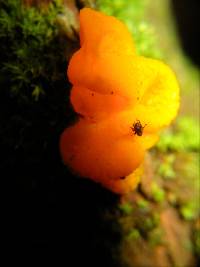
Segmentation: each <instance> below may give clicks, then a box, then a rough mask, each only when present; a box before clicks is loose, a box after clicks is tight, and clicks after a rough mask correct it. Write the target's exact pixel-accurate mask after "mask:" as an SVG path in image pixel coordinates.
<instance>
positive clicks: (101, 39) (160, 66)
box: [60, 8, 179, 194]
mask: <svg viewBox="0 0 200 267" xmlns="http://www.w3.org/2000/svg"><path fill="white" fill-rule="evenodd" d="M80 43H81V48H80V49H79V50H78V51H77V52H76V53H75V54H74V55H73V56H72V58H71V60H70V63H69V67H68V72H67V73H68V77H69V80H70V82H71V83H72V84H73V87H72V90H71V96H70V99H71V103H72V105H73V107H74V109H75V111H76V112H77V113H79V114H80V115H81V116H80V117H81V118H80V119H79V121H78V122H77V123H76V124H75V125H73V126H71V127H69V128H66V129H65V131H64V132H63V133H62V135H61V139H60V150H61V155H62V158H63V161H64V163H65V164H66V165H68V166H69V167H70V168H71V169H72V170H73V171H74V172H75V173H77V174H78V175H80V176H83V177H87V178H90V179H92V180H94V181H96V182H99V183H101V184H102V185H103V186H105V187H107V188H108V189H110V190H112V191H113V192H116V193H119V194H123V193H126V192H129V191H131V190H132V189H133V188H135V187H136V185H137V184H138V182H139V177H140V175H141V168H140V167H139V166H140V165H141V163H142V161H143V158H144V154H145V151H146V150H147V149H149V148H150V147H152V146H153V145H154V144H155V143H156V141H157V140H158V133H159V131H160V130H161V129H162V128H163V127H165V126H167V125H169V124H170V122H171V121H172V120H173V119H174V118H175V116H176V114H177V110H178V107H179V87H178V84H177V80H176V78H175V75H174V73H173V72H172V71H171V69H170V68H169V67H168V66H166V65H165V64H164V63H162V62H160V61H158V60H154V59H149V58H145V57H142V56H138V55H137V54H136V51H135V47H134V43H133V40H132V37H131V34H130V33H129V32H128V30H127V28H126V26H125V25H124V24H123V23H122V22H120V21H119V20H117V19H116V18H114V17H111V16H106V15H104V14H102V13H100V12H97V11H94V10H92V9H89V8H84V9H82V10H81V11H80ZM137 121H139V122H140V123H141V125H142V126H144V125H146V126H145V127H144V128H143V132H142V135H141V136H139V135H137V134H134V131H133V129H131V127H133V124H134V123H136V122H137Z"/></svg>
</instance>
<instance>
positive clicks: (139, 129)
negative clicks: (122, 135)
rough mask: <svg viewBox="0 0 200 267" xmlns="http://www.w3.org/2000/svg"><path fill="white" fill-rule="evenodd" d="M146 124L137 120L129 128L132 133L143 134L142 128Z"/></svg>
mask: <svg viewBox="0 0 200 267" xmlns="http://www.w3.org/2000/svg"><path fill="white" fill-rule="evenodd" d="M146 125H147V124H145V125H144V126H142V124H141V122H140V121H139V120H137V121H136V122H135V123H134V124H133V127H131V130H132V131H133V132H134V134H137V135H138V136H142V134H143V129H144V127H145V126H146Z"/></svg>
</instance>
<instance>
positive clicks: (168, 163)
mask: <svg viewBox="0 0 200 267" xmlns="http://www.w3.org/2000/svg"><path fill="white" fill-rule="evenodd" d="M174 161H175V155H174V154H169V155H166V156H165V157H164V159H163V161H162V163H161V164H160V165H159V168H158V174H159V175H160V176H162V177H163V178H165V179H174V178H175V176H176V173H175V171H174V168H173V163H174Z"/></svg>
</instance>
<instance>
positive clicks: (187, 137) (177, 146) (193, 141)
mask: <svg viewBox="0 0 200 267" xmlns="http://www.w3.org/2000/svg"><path fill="white" fill-rule="evenodd" d="M199 145H200V127H199V123H198V122H197V121H196V120H195V119H194V118H191V117H186V116H185V117H180V118H178V119H177V121H176V124H175V127H174V128H173V129H169V128H168V129H166V130H165V131H164V132H163V134H162V135H161V138H160V141H159V142H158V144H157V146H156V147H157V149H158V150H160V151H162V152H167V151H168V150H170V151H199Z"/></svg>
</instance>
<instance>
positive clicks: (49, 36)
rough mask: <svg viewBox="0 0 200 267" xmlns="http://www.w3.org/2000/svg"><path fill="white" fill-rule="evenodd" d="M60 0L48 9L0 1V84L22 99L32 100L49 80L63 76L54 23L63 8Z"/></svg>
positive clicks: (38, 96)
mask: <svg viewBox="0 0 200 267" xmlns="http://www.w3.org/2000/svg"><path fill="white" fill-rule="evenodd" d="M59 2H60V1H58V0H57V1H52V2H51V4H50V5H49V6H48V8H47V9H45V10H42V9H37V8H35V7H28V8H27V7H25V6H23V5H22V3H21V1H20V0H16V1H13V0H3V1H1V3H0V44H1V53H2V58H1V64H2V68H1V70H0V87H1V90H3V89H5V85H6V90H8V91H9V92H8V93H9V94H11V95H14V96H17V97H19V98H20V99H23V100H25V99H26V100H31V98H32V97H33V99H34V100H35V101H37V100H39V98H40V96H41V95H44V94H45V93H46V92H47V91H48V90H49V89H50V87H52V83H53V82H55V81H56V80H59V79H64V75H65V74H64V73H63V74H61V72H60V69H61V67H62V66H63V64H66V63H65V58H64V56H63V55H64V45H63V46H62V45H61V42H59V30H58V27H57V25H56V23H55V19H56V17H57V15H58V14H59V13H60V12H62V6H61V5H60V4H59Z"/></svg>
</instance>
